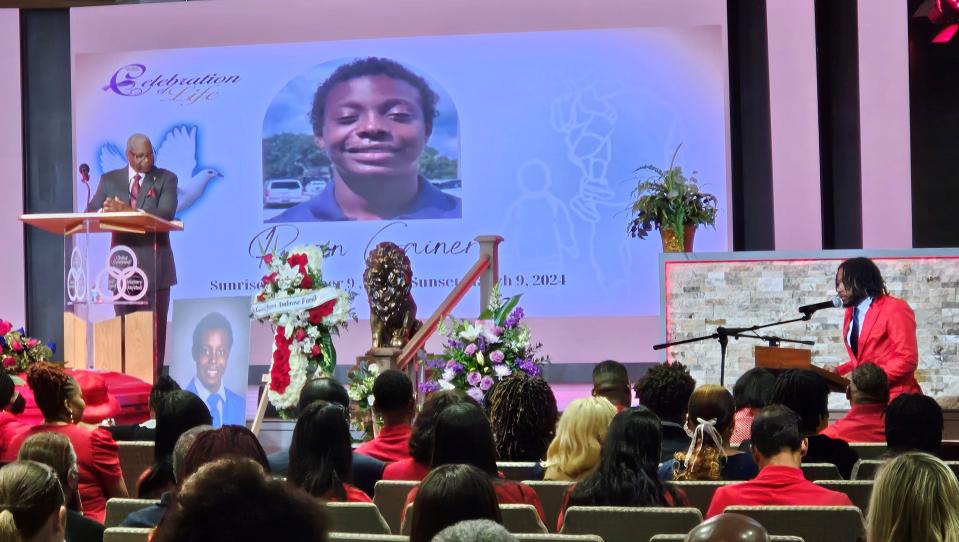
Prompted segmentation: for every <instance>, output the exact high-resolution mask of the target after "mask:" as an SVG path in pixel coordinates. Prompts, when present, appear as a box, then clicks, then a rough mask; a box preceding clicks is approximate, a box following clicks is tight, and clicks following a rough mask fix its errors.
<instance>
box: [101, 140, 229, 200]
mask: <svg viewBox="0 0 959 542" xmlns="http://www.w3.org/2000/svg"><path fill="white" fill-rule="evenodd" d="M196 132H197V127H196V126H193V127H189V126H177V127H174V128H173V129H172V130H170V131H169V132H167V133H166V135H165V136H164V137H163V141H162V142H161V143H160V146H159V147H157V150H156V166H157V167H162V168H164V169H168V170H170V171H172V172H173V173H174V174H176V176H177V179H179V181H180V182H179V183H178V184H177V191H176V192H177V206H176V212H177V214H179V213H181V212H183V211H185V210H187V209H189V208H190V207H191V206H192V205H193V204H194V203H196V201H197V200H198V199H200V197H201V196H202V195H203V191H204V190H206V185H207V184H208V183H209V182H210V181H211V180H212V179H214V178H215V177H222V176H223V175H221V174H220V172H218V171H216V170H215V169H211V168H203V169H201V170H200V171H199V172H197V173H196V175H194V174H193V171H194V170H196ZM99 158H100V171H101V172H104V173H105V172H107V171H112V170H114V169H120V168H124V167H127V161H126V157H125V156H124V153H123V152H121V151H120V149H119V147H117V146H116V145H114V144H112V143H106V144H104V145H102V146H101V147H100V156H99Z"/></svg>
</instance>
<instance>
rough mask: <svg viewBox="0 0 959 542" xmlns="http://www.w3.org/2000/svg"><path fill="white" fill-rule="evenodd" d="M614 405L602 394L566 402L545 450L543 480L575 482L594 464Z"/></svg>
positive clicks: (587, 472)
mask: <svg viewBox="0 0 959 542" xmlns="http://www.w3.org/2000/svg"><path fill="white" fill-rule="evenodd" d="M615 415H616V407H615V406H613V403H611V402H609V399H606V398H605V397H601V396H596V397H587V398H585V399H576V400H575V401H573V402H572V403H570V404H569V405H568V406H567V407H566V410H564V411H563V415H562V416H561V417H560V419H559V423H558V424H557V426H556V436H555V437H553V442H551V443H550V445H549V449H548V450H547V451H546V462H545V463H544V464H543V466H545V467H546V475H545V476H543V479H544V480H569V481H577V482H578V481H579V480H582V479H583V478H585V477H586V475H587V474H589V473H590V472H591V471H592V470H593V469H594V468H595V467H596V465H597V464H599V452H600V448H601V447H602V444H603V439H604V438H606V430H607V429H609V422H611V421H612V420H613V416H615Z"/></svg>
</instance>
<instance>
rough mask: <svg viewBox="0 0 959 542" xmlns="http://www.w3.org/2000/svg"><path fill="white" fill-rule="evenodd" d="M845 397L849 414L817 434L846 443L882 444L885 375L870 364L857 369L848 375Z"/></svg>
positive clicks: (886, 390) (884, 424)
mask: <svg viewBox="0 0 959 542" xmlns="http://www.w3.org/2000/svg"><path fill="white" fill-rule="evenodd" d="M846 397H848V398H849V404H850V405H851V408H850V409H849V412H847V413H846V415H845V416H843V417H842V419H839V420H836V421H835V422H833V423H832V424H831V425H829V427H826V428H825V429H823V431H822V433H821V434H823V435H826V436H827V437H831V438H837V439H841V440H845V441H846V442H886V403H888V402H889V401H888V398H889V381H888V380H887V379H886V373H885V372H883V370H882V369H880V368H879V367H878V366H877V365H875V364H874V363H868V362H867V363H863V364H861V365H859V367H856V370H855V371H853V372H852V378H850V380H849V389H847V390H846Z"/></svg>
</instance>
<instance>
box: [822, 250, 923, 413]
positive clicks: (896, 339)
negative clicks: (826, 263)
mask: <svg viewBox="0 0 959 542" xmlns="http://www.w3.org/2000/svg"><path fill="white" fill-rule="evenodd" d="M836 293H837V294H838V295H839V298H840V299H842V303H843V306H844V307H846V316H845V319H844V320H843V325H842V335H843V343H844V344H845V345H846V352H847V353H848V354H849V361H847V362H846V363H843V364H842V365H839V366H838V367H836V369H835V370H836V372H838V373H839V374H841V375H845V374H848V373H850V372H852V371H853V370H854V369H855V368H856V367H858V366H859V364H860V363H863V362H867V361H868V362H871V363H875V364H876V365H878V366H879V367H880V368H882V370H883V371H884V372H885V373H886V377H887V378H888V379H889V401H892V400H893V399H895V398H896V397H897V396H899V394H901V393H922V389H921V388H920V387H919V383H918V382H916V367H917V366H918V365H919V348H918V346H917V345H916V317H915V315H914V314H913V312H912V309H911V308H910V307H909V304H908V303H906V302H905V301H903V300H902V299H899V298H896V297H893V296H891V295H889V292H888V291H887V290H886V283H885V282H884V281H883V279H882V274H881V273H880V272H879V268H878V267H876V264H875V263H873V261H872V260H870V259H868V258H851V259H848V260H846V261H844V262H843V263H842V264H840V265H839V269H838V270H837V271H836Z"/></svg>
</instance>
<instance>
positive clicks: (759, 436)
mask: <svg viewBox="0 0 959 542" xmlns="http://www.w3.org/2000/svg"><path fill="white" fill-rule="evenodd" d="M751 432H752V453H753V458H754V459H755V460H756V463H757V464H758V465H759V468H760V470H759V475H758V476H756V478H754V479H752V480H749V481H748V482H742V483H739V484H733V485H729V486H724V487H720V488H718V489H717V490H716V493H715V494H713V500H712V502H711V503H709V510H707V511H706V517H707V518H711V517H713V516H715V515H717V514H721V513H722V512H723V511H724V510H725V509H726V507H727V506H775V505H786V506H853V504H852V501H850V500H849V497H848V496H846V494H845V493H839V492H838V491H831V490H828V489H826V488H824V487H822V486H817V485H816V484H814V483H812V482H810V481H809V480H806V478H805V477H804V476H803V473H802V470H801V469H800V465H801V464H802V458H803V455H804V454H805V453H806V439H805V438H803V436H802V434H801V433H800V432H799V416H797V415H796V414H795V413H794V412H793V411H791V410H789V408H787V407H784V406H782V405H772V406H768V407H766V408H764V409H763V410H762V411H761V412H760V413H759V414H758V415H757V416H756V418H755V419H754V420H753V426H752V430H751Z"/></svg>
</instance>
